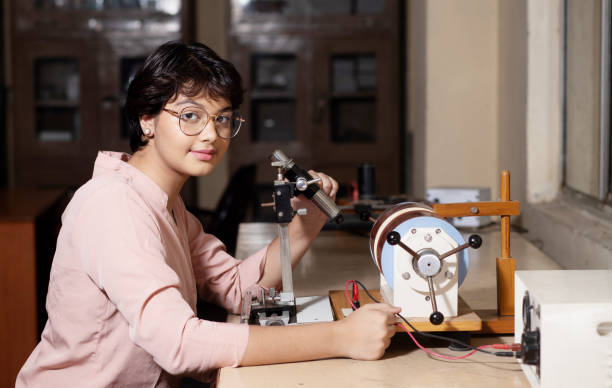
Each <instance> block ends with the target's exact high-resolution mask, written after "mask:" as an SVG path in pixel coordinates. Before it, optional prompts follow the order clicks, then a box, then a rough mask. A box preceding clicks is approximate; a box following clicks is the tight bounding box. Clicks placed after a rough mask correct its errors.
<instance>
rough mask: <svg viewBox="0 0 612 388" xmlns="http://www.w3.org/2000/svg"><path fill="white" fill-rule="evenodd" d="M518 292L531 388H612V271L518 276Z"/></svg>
mask: <svg viewBox="0 0 612 388" xmlns="http://www.w3.org/2000/svg"><path fill="white" fill-rule="evenodd" d="M514 287H515V300H514V306H515V315H514V335H515V341H516V342H519V343H521V342H523V348H522V352H523V358H522V360H520V361H519V363H520V364H521V367H522V369H523V371H524V372H525V375H526V376H527V379H528V380H529V382H530V384H531V386H532V387H534V388H536V387H537V388H553V387H554V388H562V387H572V388H575V387H584V388H586V387H602V388H603V387H612V271H609V270H554V271H516V273H515V285H514ZM524 333H525V334H526V335H525V336H523V334H524ZM526 342H527V343H529V345H528V346H527V347H526V346H525V343H526Z"/></svg>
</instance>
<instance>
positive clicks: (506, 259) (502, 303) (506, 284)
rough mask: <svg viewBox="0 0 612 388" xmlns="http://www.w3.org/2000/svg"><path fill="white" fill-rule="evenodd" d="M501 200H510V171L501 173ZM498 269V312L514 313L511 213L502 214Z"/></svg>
mask: <svg viewBox="0 0 612 388" xmlns="http://www.w3.org/2000/svg"><path fill="white" fill-rule="evenodd" d="M500 199H501V202H502V203H504V202H508V201H510V172H508V170H504V171H502V173H501V185H500ZM496 270H497V313H498V314H499V315H513V314H514V271H515V270H516V260H514V259H513V258H511V257H510V215H509V214H502V215H501V257H498V258H497V260H496Z"/></svg>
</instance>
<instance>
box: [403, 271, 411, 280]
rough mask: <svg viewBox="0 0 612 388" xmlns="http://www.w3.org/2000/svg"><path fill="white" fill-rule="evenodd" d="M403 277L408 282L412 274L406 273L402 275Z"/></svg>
mask: <svg viewBox="0 0 612 388" xmlns="http://www.w3.org/2000/svg"><path fill="white" fill-rule="evenodd" d="M402 277H403V278H404V279H405V280H408V279H410V273H409V272H404V273H403V274H402Z"/></svg>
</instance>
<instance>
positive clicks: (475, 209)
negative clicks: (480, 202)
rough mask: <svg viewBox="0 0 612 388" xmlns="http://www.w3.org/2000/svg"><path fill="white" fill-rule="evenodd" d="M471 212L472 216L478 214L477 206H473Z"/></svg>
mask: <svg viewBox="0 0 612 388" xmlns="http://www.w3.org/2000/svg"><path fill="white" fill-rule="evenodd" d="M470 211H471V212H472V214H478V208H477V207H476V206H472V207H471V208H470Z"/></svg>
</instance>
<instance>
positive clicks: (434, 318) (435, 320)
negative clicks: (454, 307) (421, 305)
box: [429, 311, 444, 325]
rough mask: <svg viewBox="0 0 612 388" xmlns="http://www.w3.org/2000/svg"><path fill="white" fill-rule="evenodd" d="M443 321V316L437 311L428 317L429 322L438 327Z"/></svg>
mask: <svg viewBox="0 0 612 388" xmlns="http://www.w3.org/2000/svg"><path fill="white" fill-rule="evenodd" d="M443 321H444V315H443V314H442V313H441V312H439V311H434V312H433V313H431V315H430V316H429V322H431V323H432V324H434V325H439V324H441V323H442V322H443Z"/></svg>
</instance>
